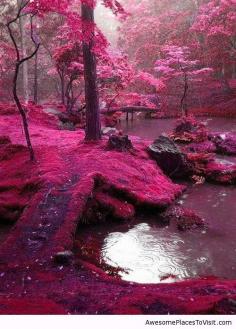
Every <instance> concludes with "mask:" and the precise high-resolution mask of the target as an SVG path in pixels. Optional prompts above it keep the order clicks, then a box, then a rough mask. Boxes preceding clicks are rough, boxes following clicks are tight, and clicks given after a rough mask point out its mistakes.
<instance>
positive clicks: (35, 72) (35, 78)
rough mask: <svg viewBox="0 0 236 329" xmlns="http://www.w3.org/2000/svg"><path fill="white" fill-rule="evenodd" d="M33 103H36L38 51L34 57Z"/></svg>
mask: <svg viewBox="0 0 236 329" xmlns="http://www.w3.org/2000/svg"><path fill="white" fill-rule="evenodd" d="M34 103H35V104H38V53H36V54H35V59H34Z"/></svg>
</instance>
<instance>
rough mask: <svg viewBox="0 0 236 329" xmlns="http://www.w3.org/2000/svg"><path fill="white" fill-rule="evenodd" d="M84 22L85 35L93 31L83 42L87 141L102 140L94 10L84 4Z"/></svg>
mask: <svg viewBox="0 0 236 329" xmlns="http://www.w3.org/2000/svg"><path fill="white" fill-rule="evenodd" d="M81 9H82V20H83V31H84V34H85V32H87V29H88V27H89V28H90V29H91V32H90V36H89V40H84V41H83V60H84V81H85V101H86V134H85V139H86V140H88V141H90V140H91V141H92V140H93V141H96V140H99V139H101V121H100V113H99V96H98V89H97V69H96V58H95V55H94V53H93V52H92V47H93V35H94V9H93V8H92V7H89V6H87V5H86V4H84V3H82V8H81Z"/></svg>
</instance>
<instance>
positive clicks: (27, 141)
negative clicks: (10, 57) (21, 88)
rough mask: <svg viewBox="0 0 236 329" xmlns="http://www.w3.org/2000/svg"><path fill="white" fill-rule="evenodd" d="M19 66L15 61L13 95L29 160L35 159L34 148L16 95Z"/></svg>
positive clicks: (23, 112)
mask: <svg viewBox="0 0 236 329" xmlns="http://www.w3.org/2000/svg"><path fill="white" fill-rule="evenodd" d="M19 68H20V64H19V62H18V63H16V67H15V74H14V78H13V97H14V100H15V102H16V105H17V108H18V110H19V112H20V115H21V118H22V122H23V128H24V133H25V139H26V143H27V147H28V149H29V153H30V160H31V161H35V155H34V150H33V147H32V144H31V140H30V134H29V128H28V121H27V117H26V113H25V110H24V108H23V107H22V105H21V102H20V100H19V98H18V95H17V80H18V75H19Z"/></svg>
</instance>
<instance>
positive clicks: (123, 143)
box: [108, 135, 133, 152]
mask: <svg viewBox="0 0 236 329" xmlns="http://www.w3.org/2000/svg"><path fill="white" fill-rule="evenodd" d="M108 149H109V150H116V151H119V152H122V151H129V150H132V149H133V145H132V142H131V140H130V139H129V136H128V135H124V136H117V135H110V137H109V140H108Z"/></svg>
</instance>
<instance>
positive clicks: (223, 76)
mask: <svg viewBox="0 0 236 329" xmlns="http://www.w3.org/2000/svg"><path fill="white" fill-rule="evenodd" d="M221 85H222V88H223V92H224V93H226V94H231V93H232V89H231V87H230V85H229V82H228V80H227V77H226V72H225V62H224V61H223V63H222V68H221Z"/></svg>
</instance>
